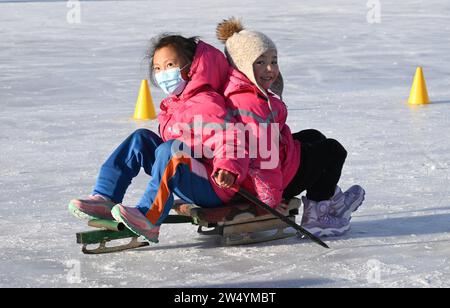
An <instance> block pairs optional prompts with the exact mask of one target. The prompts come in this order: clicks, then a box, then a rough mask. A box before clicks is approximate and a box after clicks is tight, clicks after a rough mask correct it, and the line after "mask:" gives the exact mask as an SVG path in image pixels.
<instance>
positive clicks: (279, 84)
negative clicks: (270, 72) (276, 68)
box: [270, 73, 284, 98]
mask: <svg viewBox="0 0 450 308" xmlns="http://www.w3.org/2000/svg"><path fill="white" fill-rule="evenodd" d="M283 88H284V83H283V76H282V75H281V73H279V74H278V77H277V79H276V80H275V81H274V82H273V83H272V85H271V86H270V91H272V92H273V93H275V94H276V95H278V96H279V97H280V98H281V97H282V95H283Z"/></svg>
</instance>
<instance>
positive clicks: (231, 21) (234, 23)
mask: <svg viewBox="0 0 450 308" xmlns="http://www.w3.org/2000/svg"><path fill="white" fill-rule="evenodd" d="M242 30H244V26H243V25H242V23H241V21H240V20H239V19H237V18H235V17H231V18H228V19H224V20H223V21H222V22H221V23H219V24H218V25H217V28H216V35H217V38H218V39H219V41H221V42H222V43H224V44H225V43H226V41H227V40H228V39H229V38H230V37H232V36H233V34H235V33H239V32H241V31H242Z"/></svg>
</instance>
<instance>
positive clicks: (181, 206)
mask: <svg viewBox="0 0 450 308" xmlns="http://www.w3.org/2000/svg"><path fill="white" fill-rule="evenodd" d="M286 204H287V210H286V213H284V215H285V216H286V217H287V218H289V219H290V220H292V221H295V216H296V215H297V214H298V212H299V207H300V204H301V201H300V200H299V199H297V198H293V199H291V200H290V201H289V202H288V203H286ZM173 209H174V210H175V211H176V213H177V214H176V215H169V216H168V217H167V218H166V220H165V221H164V224H174V223H191V224H194V225H197V226H198V233H199V234H201V235H205V236H208V235H214V236H219V237H221V242H222V244H223V245H243V244H250V243H258V242H264V241H272V240H276V239H282V238H286V237H291V236H295V235H296V233H295V232H287V231H286V228H287V227H288V225H287V224H286V223H285V222H283V221H282V220H280V219H279V218H277V217H275V216H273V215H272V214H270V213H268V212H267V211H265V210H264V209H261V208H258V207H255V206H254V205H252V204H248V203H240V204H236V205H229V206H225V207H220V208H214V209H210V208H209V209H208V208H201V207H198V206H196V205H193V204H185V203H180V202H178V203H176V204H175V205H174V208H173ZM88 225H89V226H91V227H94V228H97V230H92V231H86V232H79V233H77V234H76V236H77V243H78V244H81V245H82V251H83V253H85V254H103V253H112V252H118V251H124V250H129V249H136V248H139V247H145V246H148V245H149V243H148V242H145V241H140V240H139V238H138V236H137V235H136V234H135V233H133V232H132V231H130V230H129V229H127V228H126V227H125V225H123V224H122V223H118V222H116V221H111V220H90V221H89V222H88ZM121 239H130V242H129V243H128V244H122V245H115V246H108V245H107V244H109V243H110V242H113V241H116V240H121ZM89 245H97V247H96V248H93V249H89V248H88V246H89Z"/></svg>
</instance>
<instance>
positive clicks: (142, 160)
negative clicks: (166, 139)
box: [92, 129, 163, 203]
mask: <svg viewBox="0 0 450 308" xmlns="http://www.w3.org/2000/svg"><path fill="white" fill-rule="evenodd" d="M162 142H163V141H162V139H161V138H160V137H159V136H158V135H156V134H155V133H153V132H152V131H150V130H147V129H138V130H136V131H135V132H134V133H132V134H131V135H130V136H129V137H128V138H127V139H125V141H123V142H122V144H121V145H119V147H118V148H117V149H116V150H115V151H114V152H113V153H112V154H111V156H110V157H109V158H108V159H107V160H106V162H105V163H104V164H103V165H102V167H101V169H100V174H99V175H98V178H97V182H96V184H95V188H94V191H93V193H92V194H93V195H95V194H100V195H102V196H105V197H108V198H110V199H111V200H112V201H114V202H115V203H120V202H122V200H123V197H124V195H125V192H126V190H127V188H128V186H129V185H130V184H131V180H132V179H133V178H134V177H136V176H137V175H138V173H139V171H140V169H141V168H144V170H145V172H146V173H147V174H151V172H152V167H153V164H154V162H155V151H156V149H157V147H158V146H159V145H160V144H161V143H162Z"/></svg>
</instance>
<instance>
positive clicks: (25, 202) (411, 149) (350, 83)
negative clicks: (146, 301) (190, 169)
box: [0, 0, 450, 287]
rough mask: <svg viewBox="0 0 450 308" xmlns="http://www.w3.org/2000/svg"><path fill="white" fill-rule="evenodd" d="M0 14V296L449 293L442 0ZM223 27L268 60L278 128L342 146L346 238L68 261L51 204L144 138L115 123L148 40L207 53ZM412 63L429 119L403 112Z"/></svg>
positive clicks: (197, 241) (183, 239)
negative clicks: (279, 85) (240, 32)
mask: <svg viewBox="0 0 450 308" xmlns="http://www.w3.org/2000/svg"><path fill="white" fill-rule="evenodd" d="M0 2H1V3H0V108H1V112H0V145H1V147H0V153H1V154H0V155H1V156H0V172H1V174H0V193H1V197H2V198H1V200H0V222H1V223H0V286H11V287H24V286H28V287H44V286H46V287H47V286H49V287H53V286H63V287H70V286H74V287H79V286H86V287H96V286H117V287H121V286H129V287H135V286H147V287H162V286H166V287H167V286H168V287H204V286H215V287H222V286H229V287H347V286H357V287H359V286H375V287H406V286H410V287H412V286H417V287H429V286H432V287H444V286H445V287H449V286H450V262H449V261H450V260H449V258H450V247H449V245H450V190H449V182H450V181H449V178H450V171H449V162H450V141H449V133H450V120H449V115H450V87H449V84H450V65H449V63H450V43H449V30H450V19H449V17H448V16H449V14H450V3H449V2H448V1H443V0H442V1H437V0H430V1H418V0H412V1H401V2H400V1H383V0H382V1H381V23H379V24H370V23H368V22H367V19H366V15H367V13H368V11H369V8H367V7H366V2H365V1H357V0H351V1H350V0H345V1H344V0H340V1H325V0H314V1H312V0H308V1H301V2H300V1H296V0H290V1H283V2H280V3H276V2H274V1H262V0H251V1H245V2H243V1H238V0H231V1H230V0H229V1H224V2H223V3H221V4H216V3H215V4H214V5H211V1H206V0H198V1H172V0H164V1H154V0H152V1H114V2H108V1H99V2H96V1H88V2H81V20H80V21H81V23H79V24H70V23H68V21H67V14H68V12H69V10H70V8H68V7H67V3H66V2H65V1H60V2H26V3H11V1H0ZM13 2H14V1H13ZM232 15H236V16H239V17H242V18H243V21H244V23H245V25H247V27H248V28H251V29H256V30H259V31H263V32H265V33H266V34H268V35H269V36H270V37H272V38H273V40H274V41H275V42H276V44H277V45H278V49H279V57H280V65H281V69H282V72H283V74H284V79H285V82H286V85H285V95H284V99H285V102H286V103H287V105H288V107H289V109H290V111H289V112H290V114H289V121H288V122H289V124H290V126H291V128H292V130H293V131H298V130H301V129H306V128H316V129H320V130H322V131H323V132H324V133H325V134H326V135H328V136H330V137H333V138H336V139H338V140H340V141H341V142H342V143H343V144H344V145H345V146H346V148H347V149H348V151H349V157H348V160H347V163H346V166H345V169H344V171H343V176H342V181H341V186H342V187H343V188H344V189H346V188H347V187H349V186H350V185H353V184H355V183H357V184H361V185H362V186H364V188H365V189H366V191H367V196H366V201H365V203H364V205H363V206H362V207H361V209H360V210H359V211H358V212H357V213H355V215H354V218H353V220H352V225H353V227H352V230H351V231H350V232H349V233H348V235H346V236H344V237H341V238H334V239H328V240H327V242H328V243H329V245H330V246H331V247H332V249H331V250H324V249H323V248H321V247H319V246H318V245H316V244H313V243H311V242H307V241H298V240H296V239H287V240H280V241H277V242H272V243H264V244H256V245H250V246H242V247H230V248H225V247H220V246H218V245H217V244H216V242H215V240H214V239H204V238H201V237H200V236H199V235H197V234H196V229H195V227H193V226H190V225H181V226H166V227H163V228H162V235H161V243H160V244H159V245H154V246H151V247H150V248H146V249H142V250H139V251H131V252H125V253H118V254H112V255H103V256H85V255H83V254H82V253H81V252H80V247H79V246H78V245H76V244H75V232H77V231H81V230H84V229H87V228H86V227H85V226H84V225H83V223H82V222H80V221H77V220H76V219H74V218H73V217H71V216H70V215H69V213H68V212H67V203H68V201H69V200H70V199H72V198H75V197H81V196H85V195H87V194H88V193H90V190H91V188H92V186H93V184H94V181H95V178H96V175H97V172H98V169H99V167H100V165H101V163H102V161H103V160H104V159H105V158H106V157H107V155H108V154H109V153H110V152H111V150H112V149H113V148H114V147H115V146H116V145H117V144H118V143H119V142H120V141H121V140H122V139H123V138H125V137H126V136H127V135H128V134H129V133H131V132H132V131H133V130H134V129H136V128H138V127H148V128H150V129H156V128H157V124H156V123H155V122H150V123H144V124H142V123H135V122H133V121H132V120H130V117H131V116H132V113H133V109H134V103H135V100H136V95H137V91H138V89H139V85H140V80H141V79H143V78H146V74H147V69H146V66H145V62H144V61H143V58H144V56H145V50H146V46H147V45H148V40H149V38H151V37H152V36H154V35H156V34H159V33H160V32H167V31H171V32H181V33H182V34H184V35H199V36H201V37H202V39H204V40H206V41H208V42H210V43H213V44H214V45H215V46H217V47H220V48H222V46H221V45H220V43H219V42H218V41H217V40H216V39H215V37H214V32H215V26H216V24H217V22H219V21H220V20H222V19H223V18H226V17H229V16H232ZM419 65H421V66H423V67H424V72H425V76H426V79H427V83H428V87H429V92H430V97H431V99H432V101H433V104H431V105H429V106H421V107H418V108H411V107H409V106H408V105H407V104H406V100H407V98H408V95H409V90H410V86H411V82H412V78H413V75H414V72H415V69H416V67H417V66H419ZM152 92H153V98H154V100H155V102H158V101H160V99H161V98H162V93H161V92H160V91H159V90H156V89H155V88H152ZM146 181H147V178H146V176H144V175H142V176H139V177H138V179H137V180H136V181H135V182H134V184H133V186H132V187H130V189H129V192H128V195H127V197H126V200H125V203H126V204H133V203H135V202H136V201H137V200H138V199H139V197H140V195H141V193H142V192H143V190H144V188H145V185H146ZM78 269H79V273H80V275H79V276H77V270H78ZM74 277H75V278H74Z"/></svg>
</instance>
